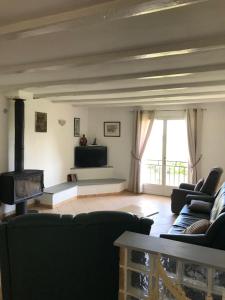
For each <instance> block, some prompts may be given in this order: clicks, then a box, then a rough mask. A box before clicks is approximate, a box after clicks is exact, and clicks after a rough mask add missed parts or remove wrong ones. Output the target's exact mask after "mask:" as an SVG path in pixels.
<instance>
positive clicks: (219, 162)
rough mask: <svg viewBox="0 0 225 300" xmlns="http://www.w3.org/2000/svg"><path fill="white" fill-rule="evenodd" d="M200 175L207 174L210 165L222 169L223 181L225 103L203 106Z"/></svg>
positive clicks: (224, 162) (223, 177)
mask: <svg viewBox="0 0 225 300" xmlns="http://www.w3.org/2000/svg"><path fill="white" fill-rule="evenodd" d="M204 107H205V108H206V110H205V111H204V118H203V134H202V154H203V157H202V162H201V169H202V171H201V173H202V174H201V175H202V176H207V174H208V172H209V170H210V169H211V168H212V167H215V166H220V167H222V168H223V169H224V173H223V176H222V179H221V181H225V103H215V104H208V105H205V106H204Z"/></svg>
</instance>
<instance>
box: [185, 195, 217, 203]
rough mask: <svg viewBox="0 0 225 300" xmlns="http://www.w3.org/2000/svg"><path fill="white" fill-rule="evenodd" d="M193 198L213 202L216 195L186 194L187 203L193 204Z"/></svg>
mask: <svg viewBox="0 0 225 300" xmlns="http://www.w3.org/2000/svg"><path fill="white" fill-rule="evenodd" d="M192 200H200V201H205V202H210V203H213V202H214V200H215V197H213V196H208V195H204V194H203V195H192V194H188V195H187V196H186V203H187V204H191V201H192Z"/></svg>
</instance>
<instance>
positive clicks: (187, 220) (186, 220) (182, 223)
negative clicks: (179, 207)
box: [173, 215, 201, 230]
mask: <svg viewBox="0 0 225 300" xmlns="http://www.w3.org/2000/svg"><path fill="white" fill-rule="evenodd" d="M198 220H201V219H200V218H197V217H195V216H186V215H179V216H178V217H177V219H176V220H175V222H174V224H173V225H174V226H179V227H182V228H183V230H184V229H186V228H187V227H188V226H190V225H191V224H193V223H195V222H197V221H198Z"/></svg>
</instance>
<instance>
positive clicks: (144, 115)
mask: <svg viewBox="0 0 225 300" xmlns="http://www.w3.org/2000/svg"><path fill="white" fill-rule="evenodd" d="M134 114H135V115H134V130H133V144H132V151H131V170H130V182H129V191H131V192H134V193H141V192H142V186H141V182H140V181H141V159H142V157H143V154H144V151H145V147H146V144H147V141H148V138H149V136H150V133H151V130H152V125H153V122H154V116H155V113H154V111H142V110H137V111H136V112H135V113H134Z"/></svg>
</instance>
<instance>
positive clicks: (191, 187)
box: [179, 183, 195, 191]
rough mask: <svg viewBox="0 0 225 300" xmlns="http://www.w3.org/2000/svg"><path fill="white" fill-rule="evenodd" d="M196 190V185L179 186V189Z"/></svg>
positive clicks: (184, 184)
mask: <svg viewBox="0 0 225 300" xmlns="http://www.w3.org/2000/svg"><path fill="white" fill-rule="evenodd" d="M194 188H195V184H191V183H181V184H180V185H179V189H185V190H190V191H194Z"/></svg>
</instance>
